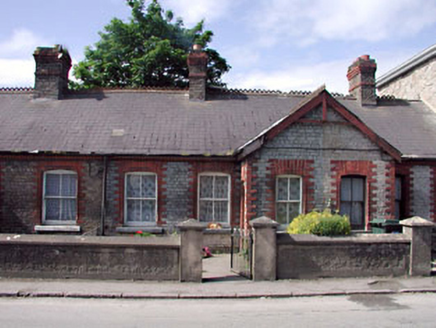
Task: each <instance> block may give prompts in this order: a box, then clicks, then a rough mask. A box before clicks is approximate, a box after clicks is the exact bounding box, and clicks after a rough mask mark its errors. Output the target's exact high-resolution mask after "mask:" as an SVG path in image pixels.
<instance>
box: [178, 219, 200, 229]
mask: <svg viewBox="0 0 436 328" xmlns="http://www.w3.org/2000/svg"><path fill="white" fill-rule="evenodd" d="M206 226H207V225H206V223H203V222H199V221H198V220H196V219H189V220H186V221H183V222H182V223H179V224H178V225H177V228H179V230H180V231H186V230H199V231H202V230H205V229H206Z"/></svg>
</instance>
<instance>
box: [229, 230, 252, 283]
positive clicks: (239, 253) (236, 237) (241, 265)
mask: <svg viewBox="0 0 436 328" xmlns="http://www.w3.org/2000/svg"><path fill="white" fill-rule="evenodd" d="M230 255H231V256H230V267H231V270H232V271H233V272H235V273H237V274H239V275H240V276H243V277H246V278H248V279H252V277H253V273H252V268H253V234H252V233H251V231H250V230H248V229H240V228H233V229H232V238H231V254H230Z"/></svg>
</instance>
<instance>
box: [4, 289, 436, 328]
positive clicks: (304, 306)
mask: <svg viewBox="0 0 436 328" xmlns="http://www.w3.org/2000/svg"><path fill="white" fill-rule="evenodd" d="M435 309H436V294H435V293H429V294H425V293H418V294H413V293H412V294H395V295H348V296H346V295H344V296H325V297H293V298H275V299H269V298H259V299H240V300H238V299H201V300H126V299H74V298H2V299H0V320H1V321H0V327H8V328H15V327H17V328H18V327H20V328H27V327H29V328H30V327H32V328H42V327H44V328H52V327H53V328H55V327H56V328H58V327H63V328H72V327H82V328H90V327H93V328H94V327H105V328H111V327H114V328H120V327H163V328H166V327H178V328H182V327H190V328H191V327H208V328H210V327H238V328H243V327H268V328H275V327H353V328H354V327H371V328H374V327H432V328H433V327H436V310H435Z"/></svg>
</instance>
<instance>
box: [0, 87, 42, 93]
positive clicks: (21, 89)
mask: <svg viewBox="0 0 436 328" xmlns="http://www.w3.org/2000/svg"><path fill="white" fill-rule="evenodd" d="M33 90H34V89H33V88H32V87H0V92H1V93H11V92H12V93H27V92H33Z"/></svg>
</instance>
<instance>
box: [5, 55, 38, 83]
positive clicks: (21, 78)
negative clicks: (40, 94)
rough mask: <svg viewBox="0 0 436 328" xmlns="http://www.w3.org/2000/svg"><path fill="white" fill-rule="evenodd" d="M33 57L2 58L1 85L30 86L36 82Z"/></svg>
mask: <svg viewBox="0 0 436 328" xmlns="http://www.w3.org/2000/svg"><path fill="white" fill-rule="evenodd" d="M34 72H35V62H34V61H33V59H0V87H30V86H33V83H34Z"/></svg>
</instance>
